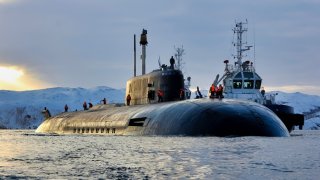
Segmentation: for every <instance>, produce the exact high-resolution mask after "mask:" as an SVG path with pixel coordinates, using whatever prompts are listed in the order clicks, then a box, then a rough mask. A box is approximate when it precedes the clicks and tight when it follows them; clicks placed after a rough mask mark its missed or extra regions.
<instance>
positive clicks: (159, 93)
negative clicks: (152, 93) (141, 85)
mask: <svg viewBox="0 0 320 180" xmlns="http://www.w3.org/2000/svg"><path fill="white" fill-rule="evenodd" d="M157 95H158V102H163V91H162V90H161V89H159V90H158V92H157Z"/></svg>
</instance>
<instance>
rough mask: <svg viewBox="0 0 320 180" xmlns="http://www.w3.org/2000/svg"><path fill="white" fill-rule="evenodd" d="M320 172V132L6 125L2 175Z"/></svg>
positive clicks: (0, 144)
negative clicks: (159, 131) (132, 132)
mask: <svg viewBox="0 0 320 180" xmlns="http://www.w3.org/2000/svg"><path fill="white" fill-rule="evenodd" d="M99 178H102V179H319V178H320V131H299V130H297V131H294V132H293V133H292V134H291V137H280V138H279V137H228V138H224V137H184V136H181V137H180V136H103V135H101V136H99V135H94V136H93V135H43V134H36V133H34V131H32V130H0V179H99Z"/></svg>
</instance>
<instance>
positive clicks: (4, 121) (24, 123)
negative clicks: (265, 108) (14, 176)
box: [0, 86, 320, 129]
mask: <svg viewBox="0 0 320 180" xmlns="http://www.w3.org/2000/svg"><path fill="white" fill-rule="evenodd" d="M202 92H203V93H205V92H206V91H205V90H203V91H202ZM269 93H272V94H277V95H276V101H277V102H278V103H280V104H285V105H289V106H293V107H294V109H295V113H304V114H306V113H308V112H312V110H314V109H317V108H319V107H320V96H317V95H307V94H303V93H300V92H296V93H285V92H281V91H273V92H269ZM103 98H106V99H107V101H108V103H124V99H125V89H115V88H111V87H108V86H97V87H93V88H82V87H77V88H70V87H53V88H47V89H40V90H31V91H30V90H28V91H8V90H0V129H1V128H9V129H30V128H32V129H33V128H36V127H37V126H38V125H39V124H40V123H41V122H42V121H43V116H42V114H41V111H42V109H43V108H44V107H47V108H48V109H49V110H50V112H51V114H52V115H56V114H58V113H61V112H63V111H64V106H65V104H67V105H68V106H69V111H79V110H82V104H83V102H84V101H86V102H87V103H89V102H91V103H92V104H94V105H96V104H99V103H101V100H102V99H103ZM191 98H194V93H192V96H191ZM313 117H314V118H311V120H310V121H309V120H308V121H305V127H306V129H319V126H320V113H319V115H318V114H315V115H314V116H313Z"/></svg>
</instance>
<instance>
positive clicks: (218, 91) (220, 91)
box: [217, 84, 223, 99]
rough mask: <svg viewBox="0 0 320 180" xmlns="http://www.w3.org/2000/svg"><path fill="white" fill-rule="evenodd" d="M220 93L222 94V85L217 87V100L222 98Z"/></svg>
mask: <svg viewBox="0 0 320 180" xmlns="http://www.w3.org/2000/svg"><path fill="white" fill-rule="evenodd" d="M222 92H223V87H222V85H221V84H220V85H219V87H218V90H217V97H218V98H219V99H221V98H223V96H222Z"/></svg>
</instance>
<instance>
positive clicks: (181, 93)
mask: <svg viewBox="0 0 320 180" xmlns="http://www.w3.org/2000/svg"><path fill="white" fill-rule="evenodd" d="M184 97H185V93H184V89H183V88H181V89H180V100H184V99H185V98H184Z"/></svg>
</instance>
